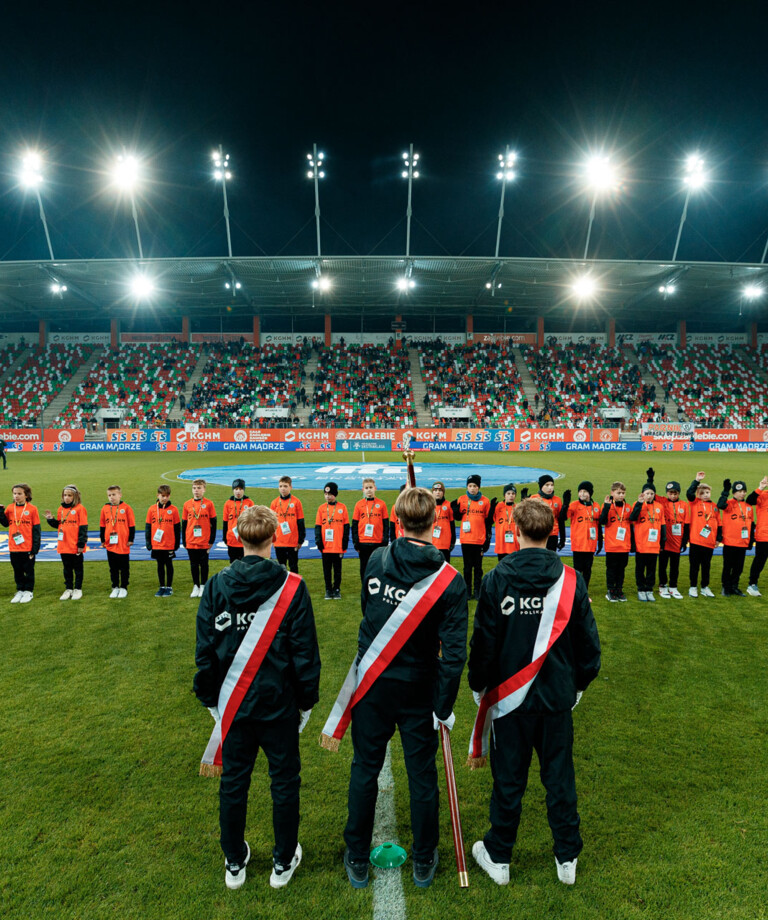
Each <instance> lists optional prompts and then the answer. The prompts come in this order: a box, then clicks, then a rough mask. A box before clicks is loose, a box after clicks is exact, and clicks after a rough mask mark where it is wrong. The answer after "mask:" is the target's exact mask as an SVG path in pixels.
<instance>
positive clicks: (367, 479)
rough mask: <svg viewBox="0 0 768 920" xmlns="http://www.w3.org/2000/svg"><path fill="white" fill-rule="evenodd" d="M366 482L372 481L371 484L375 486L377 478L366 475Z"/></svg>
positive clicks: (364, 481)
mask: <svg viewBox="0 0 768 920" xmlns="http://www.w3.org/2000/svg"><path fill="white" fill-rule="evenodd" d="M366 482H370V484H371V485H373V486H375V485H376V480H375V479H371V477H370V476H366V477H365V479H364V480H363V485H365V484H366Z"/></svg>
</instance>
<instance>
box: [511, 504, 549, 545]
mask: <svg viewBox="0 0 768 920" xmlns="http://www.w3.org/2000/svg"><path fill="white" fill-rule="evenodd" d="M512 516H513V517H514V519H515V524H516V525H517V529H518V530H519V531H520V533H521V534H523V536H525V537H528V539H529V540H533V541H534V542H535V543H541V542H542V541H543V540H546V539H547V537H548V536H549V535H550V534H551V533H552V528H553V527H554V526H555V515H554V512H553V511H552V509H551V508H550V507H549V505H548V504H547V503H546V502H542V501H539V500H538V499H536V498H526V499H524V500H523V501H521V502H520V504H519V505H515V510H514V511H513V512H512Z"/></svg>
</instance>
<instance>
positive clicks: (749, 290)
mask: <svg viewBox="0 0 768 920" xmlns="http://www.w3.org/2000/svg"><path fill="white" fill-rule="evenodd" d="M764 293H765V292H764V291H763V289H762V288H761V287H760V286H759V285H757V284H748V285H747V286H746V287H745V288H744V290H743V291H742V294H743V295H744V297H745V298H746V299H747V300H758V299H759V298H760V297H762V296H763V294H764Z"/></svg>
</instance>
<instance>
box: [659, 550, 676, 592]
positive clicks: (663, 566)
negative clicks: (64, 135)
mask: <svg viewBox="0 0 768 920" xmlns="http://www.w3.org/2000/svg"><path fill="white" fill-rule="evenodd" d="M667 562H669V582H667ZM679 576H680V553H671V552H669V550H666V549H663V550H662V551H661V552H660V553H659V584H660V585H666V584H668V585H669V587H670V588H676V587H677V580H678V578H679Z"/></svg>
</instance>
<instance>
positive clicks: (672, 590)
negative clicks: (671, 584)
mask: <svg viewBox="0 0 768 920" xmlns="http://www.w3.org/2000/svg"><path fill="white" fill-rule="evenodd" d="M669 596H670V597H674V599H675V600H676V601H681V600H682V599H683V595H682V594H681V593H680V592H679V591H678V590H677V588H670V589H669Z"/></svg>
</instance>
